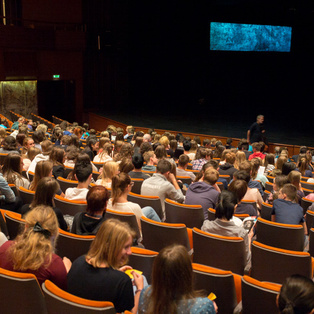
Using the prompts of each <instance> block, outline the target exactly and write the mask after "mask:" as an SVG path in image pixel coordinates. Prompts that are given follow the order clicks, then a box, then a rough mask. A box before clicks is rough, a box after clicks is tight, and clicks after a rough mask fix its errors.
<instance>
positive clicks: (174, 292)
mask: <svg viewBox="0 0 314 314" xmlns="http://www.w3.org/2000/svg"><path fill="white" fill-rule="evenodd" d="M199 295H200V293H199V292H196V291H194V290H193V270H192V263H191V259H190V256H189V254H188V252H187V250H186V248H185V247H184V246H182V245H172V246H168V247H166V248H163V249H162V250H161V251H160V252H159V254H158V255H157V257H156V259H155V261H154V265H153V270H152V286H151V288H148V289H147V291H146V296H147V297H146V298H145V299H146V300H147V301H146V304H145V306H146V308H147V312H146V313H148V314H152V313H177V308H178V303H179V301H181V300H188V299H193V298H195V297H197V296H199Z"/></svg>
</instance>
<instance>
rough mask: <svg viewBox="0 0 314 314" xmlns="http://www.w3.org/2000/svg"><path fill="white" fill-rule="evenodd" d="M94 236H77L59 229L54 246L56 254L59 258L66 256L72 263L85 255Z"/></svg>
mask: <svg viewBox="0 0 314 314" xmlns="http://www.w3.org/2000/svg"><path fill="white" fill-rule="evenodd" d="M94 239H95V236H93V235H88V236H83V235H78V234H74V233H71V232H67V231H64V230H62V229H60V228H59V237H58V241H57V244H56V253H57V254H58V255H59V256H60V257H64V256H66V257H67V258H69V259H70V260H71V261H72V262H73V261H74V260H76V259H77V258H78V257H80V256H81V255H83V254H86V253H87V252H88V250H89V247H90V245H91V243H92V241H93V240H94Z"/></svg>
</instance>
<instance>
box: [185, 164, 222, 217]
mask: <svg viewBox="0 0 314 314" xmlns="http://www.w3.org/2000/svg"><path fill="white" fill-rule="evenodd" d="M218 178H219V173H218V171H217V170H215V169H212V168H208V169H206V171H205V173H204V176H203V178H202V179H200V180H199V181H198V182H195V183H193V184H191V185H190V186H189V188H188V190H187V191H186V197H185V201H184V203H185V204H188V205H202V208H203V212H204V219H207V218H208V208H213V209H215V208H216V204H217V201H218V197H219V194H220V189H219V188H218V187H217V185H216V182H217V180H218Z"/></svg>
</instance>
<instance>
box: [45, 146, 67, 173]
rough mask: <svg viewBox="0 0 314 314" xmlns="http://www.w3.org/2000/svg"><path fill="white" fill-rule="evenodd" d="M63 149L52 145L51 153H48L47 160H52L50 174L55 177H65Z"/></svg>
mask: <svg viewBox="0 0 314 314" xmlns="http://www.w3.org/2000/svg"><path fill="white" fill-rule="evenodd" d="M65 158H66V157H65V151H64V150H63V149H62V148H59V147H53V148H52V150H51V153H50V155H49V160H51V161H52V164H53V166H52V175H53V176H54V178H55V179H57V178H58V177H61V178H64V177H65V168H64V164H63V163H64V162H65Z"/></svg>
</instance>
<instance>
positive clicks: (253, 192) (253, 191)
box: [233, 170, 263, 210]
mask: <svg viewBox="0 0 314 314" xmlns="http://www.w3.org/2000/svg"><path fill="white" fill-rule="evenodd" d="M234 180H244V181H245V182H246V183H247V185H248V188H247V192H246V193H245V195H244V197H243V199H244V200H252V201H255V202H256V206H257V208H258V209H259V210H260V209H261V208H262V204H263V198H262V196H261V193H260V192H259V190H258V189H257V188H251V187H250V182H252V181H251V178H250V175H249V174H248V173H247V172H246V171H244V170H238V171H237V172H235V173H234V175H233V181H234ZM255 182H257V181H255ZM257 183H258V184H259V182H257Z"/></svg>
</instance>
